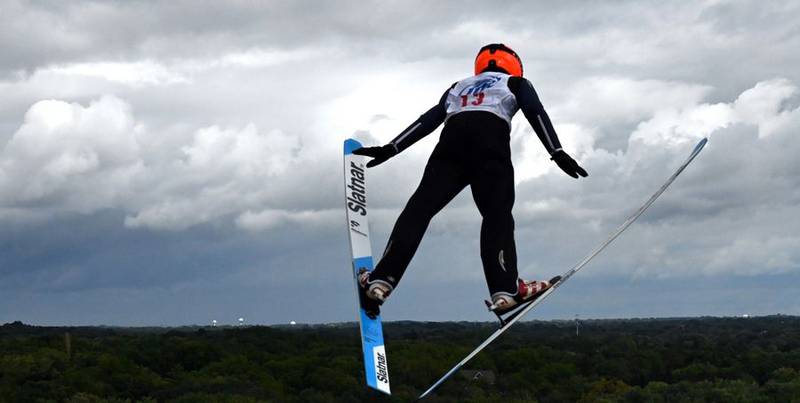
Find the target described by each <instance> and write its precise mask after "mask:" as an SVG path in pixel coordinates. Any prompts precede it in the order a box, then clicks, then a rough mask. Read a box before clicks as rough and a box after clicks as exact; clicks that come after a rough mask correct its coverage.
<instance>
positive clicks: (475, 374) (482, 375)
mask: <svg viewBox="0 0 800 403" xmlns="http://www.w3.org/2000/svg"><path fill="white" fill-rule="evenodd" d="M460 374H461V376H462V377H464V378H466V379H467V380H470V381H473V382H481V383H486V384H489V385H494V381H495V379H496V377H495V374H494V371H490V370H486V369H462V370H461V372H460Z"/></svg>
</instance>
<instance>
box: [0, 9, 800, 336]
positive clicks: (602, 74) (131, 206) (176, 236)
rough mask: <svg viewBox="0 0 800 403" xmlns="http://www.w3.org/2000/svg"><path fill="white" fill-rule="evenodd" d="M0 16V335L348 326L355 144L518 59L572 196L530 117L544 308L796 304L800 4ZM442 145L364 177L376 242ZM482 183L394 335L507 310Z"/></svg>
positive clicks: (617, 313)
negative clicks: (485, 220) (507, 58)
mask: <svg viewBox="0 0 800 403" xmlns="http://www.w3.org/2000/svg"><path fill="white" fill-rule="evenodd" d="M502 4H503V5H502V7H498V6H497V5H487V3H486V2H477V1H476V2H470V1H458V2H425V1H419V2H414V1H405V0H404V1H396V2H377V1H376V2H361V1H353V2H345V1H337V2H332V1H319V2H294V1H271V2H249V1H240V2H215V1H208V2H196V1H170V2H158V3H156V2H150V1H125V2H93V1H72V2H61V1H15V0H2V1H0V295H2V303H0V323H4V322H10V321H13V320H22V321H24V322H27V323H34V324H46V325H53V324H69V325H72V324H109V325H181V324H192V323H197V324H205V323H210V322H211V320H213V319H216V320H218V321H219V322H220V323H232V322H234V321H235V319H236V318H238V317H244V318H245V319H246V321H247V322H248V323H262V324H273V323H286V322H288V321H290V320H296V321H298V322H303V323H308V322H314V323H319V322H340V321H353V320H355V319H356V316H355V304H356V302H355V297H354V290H353V284H352V278H351V271H350V266H349V265H350V263H349V252H348V242H347V234H346V227H345V222H344V211H343V195H344V193H343V187H342V168H341V163H342V162H341V158H342V157H341V147H342V141H343V140H344V139H345V138H348V137H355V138H357V139H359V140H361V141H362V142H364V143H365V144H369V145H380V144H384V143H385V142H387V141H389V140H391V139H392V138H393V137H395V136H396V135H397V134H398V133H399V132H400V131H401V130H402V129H403V128H405V127H406V126H407V125H408V124H409V123H410V122H412V121H413V120H414V119H416V117H417V116H419V114H421V113H422V112H424V111H426V110H427V109H428V108H429V107H430V106H432V105H433V104H434V103H435V102H436V101H437V100H438V99H439V96H440V95H441V93H442V92H443V91H444V90H445V89H446V88H447V87H449V86H450V84H452V83H453V82H454V81H457V80H459V79H462V78H465V77H467V76H469V75H470V74H471V72H472V61H473V58H474V56H475V53H476V52H477V50H478V49H479V48H480V47H481V46H482V45H484V44H486V43H492V42H503V43H505V44H507V45H509V46H511V47H512V48H514V49H515V50H516V51H517V52H518V53H519V54H520V56H521V57H522V59H523V62H524V65H525V74H526V77H527V78H528V79H529V80H531V82H532V83H533V85H534V86H535V87H536V89H537V91H538V93H539V96H540V98H541V99H542V102H543V104H544V106H545V108H546V109H547V110H548V112H549V114H550V116H551V118H552V120H553V123H554V125H555V128H556V130H557V132H558V135H559V137H560V138H561V140H562V143H563V144H564V146H565V149H566V150H567V151H568V152H569V153H570V154H571V155H573V157H575V159H576V160H578V161H579V162H580V164H581V165H582V166H583V167H584V168H586V170H587V171H588V172H589V174H590V176H589V177H588V178H587V179H582V180H574V179H572V178H570V177H568V176H566V175H565V174H563V173H562V172H561V171H560V170H559V169H558V168H557V167H556V166H555V165H554V164H553V163H552V162H551V161H549V160H548V158H547V155H546V153H545V151H544V148H543V147H542V145H541V144H540V143H539V141H538V139H537V138H536V136H535V135H534V134H533V131H532V129H531V128H530V127H529V125H528V124H527V122H526V121H525V119H524V117H523V116H522V114H519V116H517V117H516V118H515V120H514V125H513V130H512V132H513V134H512V154H513V159H514V164H515V168H516V180H517V203H516V206H515V209H514V214H515V218H516V223H517V224H516V227H517V232H516V239H517V249H518V253H519V262H520V272H521V275H522V276H523V277H524V278H549V277H551V276H552V275H555V274H558V273H561V272H563V271H565V270H566V269H568V268H570V267H571V266H573V265H574V264H575V263H577V262H578V261H579V260H580V259H581V258H582V257H583V256H584V255H585V254H586V253H588V252H589V251H590V250H591V249H592V248H593V247H594V246H595V245H596V244H597V243H599V242H601V241H602V240H603V239H605V238H606V237H607V236H608V234H609V233H610V232H611V231H613V229H614V228H616V227H617V226H618V225H619V224H620V223H621V222H622V221H623V220H624V219H625V217H626V216H628V215H629V214H630V213H631V212H633V211H634V210H635V209H636V208H638V206H639V205H640V204H641V203H642V202H644V201H645V200H646V199H647V198H648V197H649V196H650V195H651V194H652V193H653V192H654V191H655V190H656V189H657V188H658V187H659V186H660V185H661V183H662V182H663V181H664V180H665V179H666V178H667V177H668V176H669V175H670V174H671V173H672V172H673V170H674V169H675V168H676V167H677V165H678V164H679V163H680V162H681V161H682V160H684V159H685V158H686V156H687V155H688V153H689V152H690V151H691V149H692V147H693V146H694V144H695V143H696V142H697V141H698V140H699V139H701V138H702V137H709V143H708V146H707V147H706V149H705V151H704V152H703V153H702V154H701V155H700V156H699V157H698V159H697V160H696V161H695V162H694V163H693V165H692V166H690V167H689V169H688V170H687V171H685V173H684V174H683V175H682V176H681V177H680V178H679V179H678V180H677V181H676V182H675V183H674V184H673V186H672V188H671V189H670V190H669V191H668V192H667V193H666V194H664V196H663V197H662V198H661V199H660V200H659V201H658V202H657V203H656V204H655V205H654V206H653V207H652V209H651V210H649V211H648V212H647V213H646V214H645V215H644V216H643V217H642V218H641V220H640V221H638V222H637V223H636V224H634V226H632V227H631V228H630V229H629V230H628V231H627V232H626V233H625V234H623V235H622V236H621V237H620V238H619V239H618V240H617V241H616V242H615V243H613V244H612V245H611V246H610V247H609V248H608V249H607V250H606V251H605V252H604V253H603V254H601V255H600V256H598V257H597V258H596V260H595V261H593V262H592V263H590V264H589V265H588V266H587V267H586V268H585V269H584V270H583V271H582V272H580V273H579V275H577V276H576V277H574V278H573V279H572V280H571V281H570V282H569V283H567V284H565V285H564V287H562V288H560V289H559V290H558V292H557V293H556V294H554V295H553V296H552V297H551V298H550V299H549V300H548V302H547V303H546V304H543V305H542V309H541V310H539V311H538V312H537V313H535V314H532V315H531V318H545V319H551V318H565V319H568V318H572V317H574V315H576V314H577V315H580V316H581V317H652V316H660V317H663V316H698V315H741V314H751V315H762V314H777V313H783V314H795V315H797V314H800V297H798V292H797V289H798V286H800V234H798V228H800V218H798V216H799V215H798V207H799V206H800V190H799V189H800V175H798V174H800V158H798V155H800V141H798V140H797V137H798V135H800V133H799V131H798V129H800V91H799V90H798V88H799V86H800V56H798V55H800V52H798V51H797V50H798V49H800V25H798V23H797V21H800V3H798V2H796V1H770V2H766V3H765V2H759V1H735V2H732V1H706V2H700V1H686V2H661V1H637V2H606V3H602V2H583V1H575V2H570V1H553V2H530V1H505V2H503V3H502ZM438 134H439V132H438V131H436V132H434V134H432V135H430V136H429V137H428V138H426V139H424V140H422V141H420V142H419V143H418V144H416V145H415V146H413V147H412V148H411V149H409V150H407V151H406V152H404V153H403V154H401V155H399V156H397V157H396V158H394V159H392V160H390V161H389V162H387V163H385V164H383V165H381V166H379V167H377V168H374V169H371V170H370V171H369V186H370V190H369V191H370V199H369V202H370V208H371V210H370V214H371V226H372V228H371V229H372V235H373V240H372V241H373V251H374V252H376V253H378V252H380V251H381V250H382V249H383V247H384V244H385V242H386V239H387V237H388V234H389V231H390V230H391V227H392V225H393V224H394V220H395V219H396V218H397V215H398V214H399V211H400V209H401V208H402V207H403V206H404V205H405V202H406V201H407V199H408V197H409V196H410V195H411V193H412V192H413V190H414V189H415V187H416V185H417V183H418V181H419V178H420V176H421V173H422V170H423V168H424V166H425V162H426V160H427V157H428V155H429V154H430V152H431V150H432V149H433V147H434V146H435V144H436V141H437V138H438ZM479 230H480V217H479V214H478V212H477V209H476V208H475V207H474V204H473V202H472V200H471V197H470V195H469V192H468V191H465V192H463V193H462V194H461V195H460V196H459V197H458V198H456V200H454V201H453V202H452V203H451V205H450V206H448V207H447V208H446V210H445V211H443V212H442V213H441V214H440V215H439V216H437V217H436V218H435V219H434V221H433V222H432V224H431V226H430V228H429V231H428V234H427V236H426V238H425V239H424V240H423V243H422V245H421V247H420V250H419V252H418V254H417V256H416V257H415V258H414V260H413V261H412V264H411V266H410V268H409V271H408V272H407V274H406V276H405V278H404V280H403V283H402V284H401V285H400V287H399V288H398V289H397V290H396V292H395V294H394V295H393V296H392V298H391V299H390V301H389V302H388V303H387V304H386V305H385V306H384V308H383V312H384V318H385V320H405V319H411V320H491V319H492V316H490V315H489V314H488V313H487V312H486V311H485V308H484V306H483V303H482V299H483V298H486V297H487V294H488V293H487V289H486V285H485V281H484V279H483V272H482V270H481V267H480V255H479V249H478V238H479Z"/></svg>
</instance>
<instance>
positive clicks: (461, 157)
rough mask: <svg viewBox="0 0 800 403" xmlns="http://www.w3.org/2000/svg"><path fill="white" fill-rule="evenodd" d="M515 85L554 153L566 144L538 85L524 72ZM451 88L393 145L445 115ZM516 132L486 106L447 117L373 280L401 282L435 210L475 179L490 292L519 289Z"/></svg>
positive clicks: (423, 132) (411, 139)
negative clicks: (513, 156) (513, 140)
mask: <svg viewBox="0 0 800 403" xmlns="http://www.w3.org/2000/svg"><path fill="white" fill-rule="evenodd" d="M454 86H455V84H454ZM508 87H509V90H510V91H511V92H512V93H513V94H514V97H515V98H516V101H517V105H518V106H519V108H520V109H521V110H522V112H523V113H524V114H525V117H526V119H527V120H528V122H529V123H530V124H531V126H533V129H534V131H535V132H536V134H537V135H538V136H539V139H540V140H541V141H542V144H544V146H545V148H546V149H547V151H548V152H549V153H550V154H553V153H554V152H555V151H557V150H560V149H561V145H560V143H559V141H558V137H557V136H556V132H555V130H554V129H553V126H552V123H551V122H550V118H549V117H548V116H547V113H546V112H545V110H544V108H543V107H542V104H541V102H540V101H539V97H538V96H537V94H536V91H535V90H534V89H533V86H532V85H531V83H530V82H529V81H528V80H526V79H524V78H522V77H511V78H510V79H509V80H508ZM451 88H453V87H451ZM448 92H449V89H448V91H446V92H445V93H444V95H443V96H442V98H441V99H440V101H439V103H438V104H437V105H436V106H434V107H432V108H431V109H430V110H428V111H427V112H426V113H424V114H423V115H422V116H420V117H419V119H417V120H416V121H415V122H414V123H412V124H411V125H410V126H409V127H408V128H407V129H406V130H404V131H403V132H402V133H401V134H400V135H399V136H397V137H396V138H395V139H394V140H392V142H391V143H390V144H391V145H393V146H394V147H395V150H396V151H397V152H401V151H403V150H404V149H406V148H408V147H409V146H411V145H412V144H414V143H415V142H417V141H419V140H420V139H421V138H423V137H425V136H427V135H428V134H430V133H431V132H433V131H434V130H435V129H436V128H437V127H438V126H439V125H440V124H441V123H442V122H444V121H445V118H446V117H447V112H446V110H447V108H446V101H447V95H448ZM510 131H511V128H510V125H509V123H507V122H506V121H505V120H504V119H502V118H501V117H499V116H497V115H495V114H494V113H491V112H486V111H465V112H460V113H457V114H455V115H452V116H451V117H450V118H449V119H447V123H446V124H445V126H444V129H443V130H442V134H441V136H440V138H439V143H438V144H437V145H436V148H435V149H434V150H433V153H432V154H431V156H430V159H429V160H428V164H427V166H426V167H425V172H424V174H423V176H422V180H421V182H420V184H419V187H418V188H417V190H416V191H415V192H414V194H413V195H412V196H411V199H409V201H408V203H407V204H406V206H405V208H404V209H403V212H402V213H400V217H399V218H398V219H397V222H396V223H395V226H394V229H393V230H392V234H391V236H390V238H389V242H388V244H387V245H386V249H385V251H384V253H383V257H382V258H381V260H380V262H379V263H378V265H377V266H376V267H375V270H374V271H373V272H372V273H371V275H370V282H372V281H375V280H379V281H385V282H388V283H389V284H391V286H392V287H396V286H397V284H398V283H399V281H400V278H401V277H402V276H403V273H404V272H405V270H406V268H407V267H408V264H409V262H410V261H411V258H412V257H413V256H414V253H415V252H416V250H417V247H418V246H419V243H420V241H421V240H422V236H423V235H424V233H425V230H426V229H427V228H428V224H429V223H430V221H431V219H432V218H433V216H434V215H436V213H438V212H439V210H441V209H442V208H443V207H444V206H445V205H447V203H449V202H450V200H452V199H453V198H454V197H455V196H456V195H457V194H458V193H459V192H460V191H461V190H462V189H464V187H466V186H467V185H469V186H470V189H471V190H472V197H473V199H474V200H475V204H476V205H477V207H478V211H480V213H481V216H482V217H483V222H482V224H481V260H482V262H483V270H484V274H485V275H486V282H487V285H488V287H489V292H490V294H495V293H498V292H505V293H510V294H516V293H517V253H516V247H515V243H514V218H513V216H512V214H511V209H512V208H513V206H514V168H513V166H512V164H511V150H510Z"/></svg>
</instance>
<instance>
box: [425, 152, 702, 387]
mask: <svg viewBox="0 0 800 403" xmlns="http://www.w3.org/2000/svg"><path fill="white" fill-rule="evenodd" d="M707 142H708V139H707V138H703V139H702V140H700V142H698V143H697V145H696V146H695V147H694V149H693V150H692V153H691V154H690V155H689V157H688V158H687V159H686V161H684V162H683V164H681V166H680V167H678V169H677V170H676V171H675V173H673V174H672V176H670V177H669V179H667V181H666V182H664V184H663V185H662V186H661V188H659V189H658V190H657V191H656V192H655V193H654V194H653V195H652V196H650V198H649V199H648V200H647V201H646V202H645V203H644V204H643V205H642V206H641V207H639V209H638V210H636V211H635V212H634V213H633V214H632V215H631V216H630V217H628V218H627V219H626V220H625V222H623V223H622V225H620V226H619V227H618V228H617V229H616V230H615V231H614V232H613V233H612V234H611V235H610V236H609V237H608V238H606V239H605V240H604V241H603V242H602V243H600V245H598V246H597V247H595V248H594V249H593V250H592V251H591V252H589V254H588V255H586V257H585V258H583V260H581V261H580V263H578V264H577V265H575V267H573V268H571V269H569V270H568V271H567V272H565V273H564V274H562V275H561V279H559V281H557V282H556V283H555V284H553V286H552V287H550V288H548V289H547V290H545V291H544V293H542V295H540V296H539V297H537V298H536V299H535V300H533V301H532V302H530V303H528V305H526V306H524V307H522V308H520V309H519V310H518V311H514V312H513V313H512V315H510V316H509V317H508V318H506V319H503V318H500V321H501V323H503V325H502V326H501V327H500V329H497V330H496V331H495V332H494V333H492V334H491V336H489V337H487V338H486V340H484V341H483V343H481V344H480V345H479V346H478V347H476V348H475V350H472V352H471V353H469V355H467V356H466V357H464V359H462V360H461V361H460V362H459V363H458V364H456V365H455V366H454V367H453V368H452V369H450V371H448V372H447V373H446V374H444V376H442V377H441V378H439V380H437V381H436V383H434V384H433V385H432V386H431V387H430V388H428V390H426V391H425V392H423V393H422V394H421V395H420V396H419V397H418V398H417V401H419V400H422V399H423V398H425V397H426V396H428V395H430V394H431V393H433V391H434V390H436V388H438V387H439V386H440V385H441V384H442V383H444V381H446V380H447V379H448V378H450V376H452V375H453V374H455V373H456V372H458V370H460V369H461V367H463V366H464V365H465V364H466V363H467V362H468V361H469V360H471V359H472V357H474V356H475V355H477V354H478V353H479V352H481V351H482V350H483V349H484V348H486V346H488V345H489V344H491V343H492V342H493V341H494V340H495V339H496V338H498V337H500V335H501V334H503V333H504V332H505V331H506V330H508V328H510V327H511V326H512V325H513V324H514V323H516V322H517V321H518V320H520V319H522V317H523V316H525V314H527V313H528V312H530V310H532V309H533V308H535V307H536V306H537V305H539V304H540V303H542V301H544V300H545V299H546V298H547V297H548V296H549V295H550V294H552V293H553V292H554V291H555V290H556V289H558V287H561V286H562V285H563V284H564V283H565V282H566V281H567V280H569V278H570V277H572V275H573V274H575V273H577V272H578V270H580V269H581V268H583V266H585V265H586V264H587V263H589V261H591V260H592V259H593V258H594V257H595V256H597V254H598V253H600V252H601V251H602V250H603V249H605V248H606V246H608V245H609V244H610V243H611V242H612V241H613V240H615V239H617V237H618V236H619V235H620V234H621V233H622V232H623V231H625V229H627V228H628V227H629V226H630V225H631V224H633V222H634V221H636V219H637V218H639V216H641V215H642V214H643V213H644V211H645V210H647V208H648V207H650V205H652V204H653V202H655V201H656V199H658V197H659V196H661V194H662V193H664V191H666V190H667V188H668V187H669V185H671V184H672V182H674V181H675V178H677V177H678V175H680V174H681V172H683V170H684V169H686V167H687V166H689V164H690V163H691V162H692V160H694V158H695V157H697V155H698V154H700V151H702V150H703V147H705V145H706V143H707Z"/></svg>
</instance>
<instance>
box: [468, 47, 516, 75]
mask: <svg viewBox="0 0 800 403" xmlns="http://www.w3.org/2000/svg"><path fill="white" fill-rule="evenodd" d="M490 68H494V69H501V70H503V71H505V72H506V73H508V74H510V75H512V76H520V77H522V60H520V58H519V56H517V52H514V51H513V50H511V48H509V47H508V46H506V45H503V44H502V43H493V44H490V45H486V46H484V47H482V48H481V50H480V51H479V52H478V56H476V57H475V74H476V75H478V74H480V73H483V72H484V71H486V70H487V69H490Z"/></svg>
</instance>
